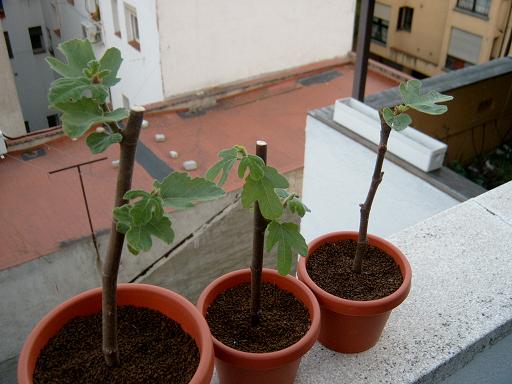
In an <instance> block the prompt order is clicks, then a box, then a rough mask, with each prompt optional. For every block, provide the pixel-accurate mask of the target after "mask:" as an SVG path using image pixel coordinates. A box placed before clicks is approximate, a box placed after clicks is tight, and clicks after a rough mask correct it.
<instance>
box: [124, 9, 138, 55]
mask: <svg viewBox="0 0 512 384" xmlns="http://www.w3.org/2000/svg"><path fill="white" fill-rule="evenodd" d="M124 13H125V16H126V32H127V33H128V44H130V45H131V46H132V47H133V48H135V49H137V50H139V51H140V40H139V22H138V20H137V11H136V10H135V9H134V8H132V7H129V6H128V5H125V12H124Z"/></svg>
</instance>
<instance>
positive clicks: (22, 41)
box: [0, 0, 58, 137]
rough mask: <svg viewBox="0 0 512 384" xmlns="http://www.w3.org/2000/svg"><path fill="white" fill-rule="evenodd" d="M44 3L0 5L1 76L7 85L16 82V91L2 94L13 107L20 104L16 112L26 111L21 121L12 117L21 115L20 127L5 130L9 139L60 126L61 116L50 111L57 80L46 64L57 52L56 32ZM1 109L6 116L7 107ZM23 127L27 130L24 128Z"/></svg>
mask: <svg viewBox="0 0 512 384" xmlns="http://www.w3.org/2000/svg"><path fill="white" fill-rule="evenodd" d="M55 3H56V2H55ZM43 4H44V2H42V1H40V0H3V1H2V2H0V9H1V12H0V16H1V21H0V22H1V24H2V29H3V35H4V36H3V40H4V41H2V44H0V56H1V58H0V61H1V62H2V64H1V66H0V71H1V74H0V76H2V78H4V79H6V81H7V83H10V82H11V79H14V82H15V84H16V92H14V90H13V89H12V88H11V87H9V86H6V88H4V89H2V93H3V94H4V95H3V97H4V98H6V99H8V102H9V103H10V104H18V106H17V107H16V108H15V109H18V108H19V109H21V112H22V117H21V121H20V116H19V115H11V116H17V117H13V119H14V120H16V121H15V122H12V124H13V125H14V126H15V127H16V128H14V129H13V128H12V127H10V126H7V127H3V128H1V129H2V131H4V133H5V134H6V135H8V136H11V135H12V136H13V137H18V136H21V135H23V134H26V133H28V132H32V131H36V130H40V129H44V128H48V127H52V126H55V125H57V124H58V115H57V114H56V112H55V111H52V110H49V109H48V101H47V98H46V96H47V94H48V88H49V85H50V83H51V82H52V81H53V80H54V78H55V77H54V75H53V73H52V71H51V70H50V68H49V67H48V65H47V64H46V62H45V58H46V57H47V56H48V55H50V54H52V52H53V51H54V49H53V42H52V35H53V34H54V32H52V31H51V29H50V28H49V25H50V24H48V22H47V20H46V19H45V13H44V12H43V8H44V7H43ZM49 16H50V15H48V16H47V17H49ZM53 37H54V36H53ZM6 61H8V62H9V63H6ZM2 84H6V83H2ZM0 106H1V107H2V110H1V112H2V113H3V112H4V111H5V110H4V109H3V108H4V105H3V104H0ZM11 108H12V106H11ZM10 124H11V123H9V125H10ZM20 125H21V126H22V127H24V128H21V129H20V128H19V127H20Z"/></svg>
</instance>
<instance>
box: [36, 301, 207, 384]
mask: <svg viewBox="0 0 512 384" xmlns="http://www.w3.org/2000/svg"><path fill="white" fill-rule="evenodd" d="M118 335H119V336H118V342H119V351H120V356H121V366H120V367H116V368H109V367H108V366H107V365H106V364H105V360H104V357H103V353H102V349H101V348H102V347H101V345H102V340H101V313H100V314H97V315H93V316H86V317H77V318H75V319H73V320H71V321H70V322H69V323H68V324H66V325H65V326H64V327H63V328H62V329H61V330H60V332H59V333H58V334H57V335H56V336H55V337H53V338H52V339H50V341H49V343H48V344H47V346H46V347H45V348H44V349H43V350H42V351H41V354H40V356H39V359H38V361H37V364H36V369H35V372H34V383H36V384H38V383H52V384H60V383H69V384H71V383H72V384H76V383H125V384H126V383H173V384H178V383H179V384H181V383H183V384H185V383H188V382H189V381H190V379H191V378H192V376H194V373H195V371H196V369H197V367H198V365H199V350H198V348H197V346H196V343H195V341H194V339H192V337H191V336H190V335H188V334H187V333H185V332H184V331H183V330H182V328H181V326H180V325H179V324H178V323H176V322H175V321H174V320H171V319H169V318H168V317H166V316H164V315H163V314H161V313H160V312H157V311H154V310H151V309H147V308H136V307H133V306H123V307H119V308H118Z"/></svg>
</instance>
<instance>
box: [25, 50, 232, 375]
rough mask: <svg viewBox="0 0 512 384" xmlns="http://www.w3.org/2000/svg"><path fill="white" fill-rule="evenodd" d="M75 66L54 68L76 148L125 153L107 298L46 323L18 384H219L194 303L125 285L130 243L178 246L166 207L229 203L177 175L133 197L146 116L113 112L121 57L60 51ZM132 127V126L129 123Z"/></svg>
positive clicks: (90, 295) (56, 99)
mask: <svg viewBox="0 0 512 384" xmlns="http://www.w3.org/2000/svg"><path fill="white" fill-rule="evenodd" d="M59 49H60V50H61V52H62V53H63V54H64V56H65V57H66V59H67V63H64V62H61V61H59V60H57V59H55V58H48V59H47V61H48V63H49V64H50V66H51V68H52V69H53V70H54V71H55V72H57V73H58V74H59V75H61V76H62V77H61V78H59V79H57V80H55V81H54V82H53V83H52V85H51V88H50V91H49V101H50V104H51V107H52V108H54V109H57V110H59V111H61V112H62V118H61V119H62V128H63V130H64V133H65V134H66V135H68V136H69V137H71V138H73V139H76V138H79V137H81V136H83V135H84V134H86V133H87V132H89V130H90V129H91V128H93V127H99V128H100V129H98V128H97V129H96V130H95V131H93V132H92V133H90V134H89V135H88V136H87V139H86V143H87V145H88V147H89V148H90V150H91V152H92V153H100V152H103V151H105V150H106V149H107V148H108V147H109V146H110V145H112V144H116V143H119V146H120V164H119V171H118V177H117V188H116V195H115V208H114V210H113V217H114V218H113V221H112V231H111V234H110V241H109V245H108V250H107V255H106V258H105V260H104V262H103V270H102V285H103V287H102V288H96V289H93V290H90V291H87V292H84V293H82V294H80V295H78V296H75V297H73V298H71V299H69V300H68V301H66V302H64V303H62V304H61V305H59V306H58V307H56V308H55V309H54V310H52V311H51V312H50V313H49V314H47V315H46V316H45V317H44V318H43V319H42V320H41V321H40V322H39V323H38V324H37V325H36V327H35V328H34V329H33V330H32V332H31V334H30V335H29V336H28V338H27V340H26V342H25V344H24V346H23V349H22V351H21V354H20V358H19V363H18V382H19V383H22V384H26V383H32V382H34V383H39V382H45V383H47V382H51V383H59V382H94V383H97V382H135V381H136V382H142V381H147V382H169V381H171V382H173V383H198V384H199V383H201V384H203V383H204V384H206V383H210V380H211V377H212V374H213V344H212V341H211V335H210V332H209V329H208V326H207V324H206V322H205V320H204V319H203V317H202V316H201V314H200V313H199V312H198V311H197V309H196V308H195V307H194V306H193V305H192V304H191V303H190V302H188V301H187V300H186V299H184V298H183V297H181V296H179V295H178V294H176V293H174V292H171V291H168V290H166V289H163V288H160V287H155V286H151V285H145V284H119V285H118V284H117V275H118V270H119V264H120V258H121V253H122V250H123V243H124V240H125V238H126V240H127V248H128V250H129V251H130V252H131V253H132V254H135V255H136V254H138V253H139V252H143V251H148V250H149V249H150V248H151V246H152V241H153V240H152V238H153V237H156V238H159V239H161V240H163V241H165V242H166V243H168V244H170V243H171V242H172V241H173V239H174V232H173V230H172V227H171V219H170V216H169V215H168V214H166V213H165V211H164V207H171V208H175V209H182V208H188V207H192V206H193V205H194V202H199V201H208V200H212V199H216V198H218V197H220V196H223V195H224V191H223V190H222V189H221V188H220V187H218V186H217V185H216V184H215V183H213V182H210V181H208V180H206V179H204V178H191V177H190V176H189V175H188V174H187V173H182V172H173V173H171V174H170V175H168V176H167V177H165V178H164V179H163V180H161V181H155V182H154V183H153V190H152V191H151V192H146V191H143V190H130V188H131V180H132V174H133V166H134V160H135V149H136V147H137V142H138V137H139V132H140V128H141V123H142V118H143V113H144V108H142V107H133V108H131V110H130V111H127V110H126V109H124V108H119V109H116V110H114V111H112V110H110V108H109V105H108V104H107V97H108V89H109V87H111V86H113V85H115V84H116V83H117V82H118V81H120V79H118V78H117V77H116V76H117V72H118V69H119V67H120V65H121V61H122V59H121V55H120V52H119V51H118V50H117V49H115V48H110V49H108V50H107V51H106V52H105V54H104V55H103V56H102V57H101V59H99V60H97V59H96V58H95V56H94V53H93V50H92V46H91V43H90V42H89V41H87V40H70V41H67V42H65V43H63V44H61V45H60V46H59ZM125 118H128V120H127V123H126V126H123V125H122V123H121V122H122V121H123V120H124V119H125Z"/></svg>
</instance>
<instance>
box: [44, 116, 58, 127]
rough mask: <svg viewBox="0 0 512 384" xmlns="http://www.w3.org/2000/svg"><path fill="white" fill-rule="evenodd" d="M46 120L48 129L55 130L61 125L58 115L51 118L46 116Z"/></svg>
mask: <svg viewBox="0 0 512 384" xmlns="http://www.w3.org/2000/svg"><path fill="white" fill-rule="evenodd" d="M46 120H48V128H53V127H56V126H58V125H60V119H59V115H58V114H57V113H55V114H53V115H50V116H46Z"/></svg>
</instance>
